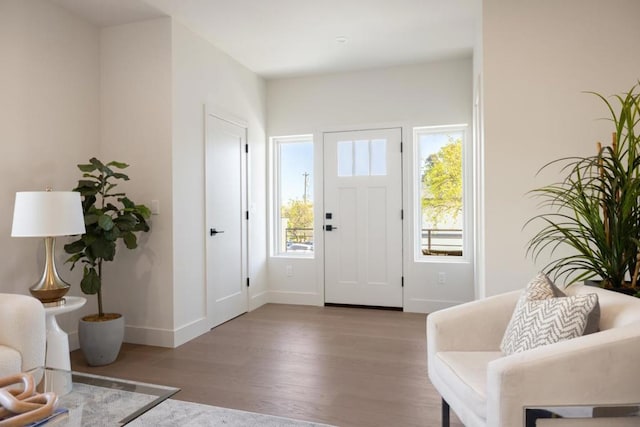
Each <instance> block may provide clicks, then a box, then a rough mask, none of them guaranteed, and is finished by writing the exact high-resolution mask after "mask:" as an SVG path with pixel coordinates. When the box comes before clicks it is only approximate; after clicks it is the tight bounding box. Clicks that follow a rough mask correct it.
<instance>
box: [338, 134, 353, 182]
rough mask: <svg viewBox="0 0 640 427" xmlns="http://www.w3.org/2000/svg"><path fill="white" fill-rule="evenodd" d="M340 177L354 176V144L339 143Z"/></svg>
mask: <svg viewBox="0 0 640 427" xmlns="http://www.w3.org/2000/svg"><path fill="white" fill-rule="evenodd" d="M338 176H353V142H351V141H339V142H338Z"/></svg>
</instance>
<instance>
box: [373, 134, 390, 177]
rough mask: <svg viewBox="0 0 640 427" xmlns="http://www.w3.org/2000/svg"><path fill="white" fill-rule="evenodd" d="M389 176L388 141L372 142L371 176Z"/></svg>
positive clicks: (375, 140) (376, 140)
mask: <svg viewBox="0 0 640 427" xmlns="http://www.w3.org/2000/svg"><path fill="white" fill-rule="evenodd" d="M386 174H387V140H386V139H374V140H372V141H371V175H386Z"/></svg>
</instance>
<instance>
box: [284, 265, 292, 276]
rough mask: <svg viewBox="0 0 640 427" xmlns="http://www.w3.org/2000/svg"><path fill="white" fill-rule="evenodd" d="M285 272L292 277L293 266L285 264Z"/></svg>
mask: <svg viewBox="0 0 640 427" xmlns="http://www.w3.org/2000/svg"><path fill="white" fill-rule="evenodd" d="M285 274H286V275H287V277H293V266H291V265H287V266H286V267H285Z"/></svg>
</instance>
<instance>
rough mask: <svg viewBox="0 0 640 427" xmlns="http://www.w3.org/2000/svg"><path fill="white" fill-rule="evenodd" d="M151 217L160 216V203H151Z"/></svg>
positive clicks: (154, 201) (155, 201) (153, 201)
mask: <svg viewBox="0 0 640 427" xmlns="http://www.w3.org/2000/svg"><path fill="white" fill-rule="evenodd" d="M151 215H160V201H159V200H152V201H151Z"/></svg>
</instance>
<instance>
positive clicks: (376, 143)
mask: <svg viewBox="0 0 640 427" xmlns="http://www.w3.org/2000/svg"><path fill="white" fill-rule="evenodd" d="M386 174H387V140H386V139H372V140H369V139H359V140H355V141H338V176H340V177H348V176H376V175H386Z"/></svg>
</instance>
